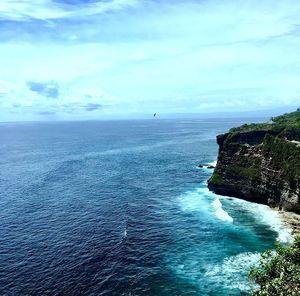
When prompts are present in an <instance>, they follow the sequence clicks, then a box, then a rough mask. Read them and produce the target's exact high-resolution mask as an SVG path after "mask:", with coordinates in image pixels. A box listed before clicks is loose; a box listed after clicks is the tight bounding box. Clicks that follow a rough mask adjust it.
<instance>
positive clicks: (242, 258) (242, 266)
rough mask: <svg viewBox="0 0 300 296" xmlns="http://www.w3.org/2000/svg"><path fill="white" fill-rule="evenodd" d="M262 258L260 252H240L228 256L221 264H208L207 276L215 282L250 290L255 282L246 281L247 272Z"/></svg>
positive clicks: (254, 286) (253, 287)
mask: <svg viewBox="0 0 300 296" xmlns="http://www.w3.org/2000/svg"><path fill="white" fill-rule="evenodd" d="M260 258H261V255H260V253H250V252H245V253H240V254H237V255H234V256H229V257H226V258H225V259H224V260H223V261H222V262H221V263H220V264H213V265H208V266H207V267H206V270H207V271H206V272H205V277H206V278H208V279H209V280H210V281H213V282H223V284H225V286H227V287H229V288H231V289H238V290H240V291H244V292H246V291H250V290H253V289H255V288H256V285H255V284H252V283H250V282H249V281H245V280H244V278H245V274H246V273H247V272H248V271H249V270H250V269H251V267H253V266H256V265H257V264H258V262H259V260H260Z"/></svg>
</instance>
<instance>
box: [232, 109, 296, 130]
mask: <svg viewBox="0 0 300 296" xmlns="http://www.w3.org/2000/svg"><path fill="white" fill-rule="evenodd" d="M291 128H299V129H300V108H298V109H297V110H296V111H294V112H291V113H286V114H283V115H280V116H277V117H272V118H271V121H270V122H269V123H251V124H244V125H242V126H240V127H235V128H232V129H230V130H229V133H236V132H251V131H258V130H266V131H271V132H273V133H278V134H279V133H281V132H283V131H284V130H286V129H291Z"/></svg>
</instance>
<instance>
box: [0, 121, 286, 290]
mask: <svg viewBox="0 0 300 296" xmlns="http://www.w3.org/2000/svg"><path fill="white" fill-rule="evenodd" d="M243 122H244V120H239V119H235V120H205V121H204V120H148V121H147V120H144V121H111V122H105V121H104V122H81V123H80V122H77V123H71V122H69V123H68V122H66V123H26V124H22V123H20V124H1V125H0V134H1V142H0V155H1V159H0V168H1V176H0V219H1V223H0V246H1V247H0V294H1V295H3V296H6V295H132V296H133V295H168V296H169V295H247V293H248V292H249V289H250V286H249V283H248V281H247V272H248V270H249V268H250V266H251V265H253V264H255V262H257V260H258V258H259V253H260V252H261V251H263V250H265V249H267V248H270V247H272V246H273V245H274V242H275V241H276V239H278V238H279V239H282V240H284V239H285V234H286V233H285V231H284V229H283V227H282V225H281V223H280V221H279V219H278V217H277V214H276V213H275V212H273V211H271V210H270V209H268V208H267V207H264V206H261V205H255V204H250V203H247V202H245V201H241V200H236V199H232V198H226V197H220V196H217V195H215V194H213V193H211V192H209V191H208V190H207V188H206V180H207V179H208V178H209V176H210V174H211V171H210V170H208V169H199V168H197V165H198V164H200V163H201V164H203V163H210V162H213V161H215V159H216V156H217V149H218V147H217V145H216V142H215V136H216V134H219V133H221V132H224V131H226V130H227V129H228V128H230V127H232V126H237V125H240V124H241V123H243Z"/></svg>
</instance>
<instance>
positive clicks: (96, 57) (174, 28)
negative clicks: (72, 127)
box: [0, 0, 300, 121]
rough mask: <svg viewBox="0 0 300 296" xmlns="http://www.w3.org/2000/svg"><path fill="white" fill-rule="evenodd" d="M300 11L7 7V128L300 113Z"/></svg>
mask: <svg viewBox="0 0 300 296" xmlns="http://www.w3.org/2000/svg"><path fill="white" fill-rule="evenodd" d="M299 16H300V1H299V0H285V1H273V0H268V1H267V0H259V1H255V0H248V1H247V0H227V1H218V0H198V1H196V0H194V1H192V0H191V1H189V0H185V1H183V0H182V1H179V0H161V1H158V0H102V1H99V0H1V2H0V26H1V30H0V42H1V43H0V67H1V72H0V121H7V120H43V119H45V120H51V119H54V120H55V119H101V118H118V117H131V116H137V115H138V114H141V116H147V114H153V113H154V112H158V113H161V114H163V113H198V112H199V113H209V112H220V111H222V112H226V111H229V112H232V111H247V110H262V109H270V108H280V107H282V108H284V107H287V106H297V105H300V104H299V103H300V81H299V80H300V50H299V49H300V17H299Z"/></svg>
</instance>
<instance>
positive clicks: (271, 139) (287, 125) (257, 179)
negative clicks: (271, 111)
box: [208, 109, 300, 214]
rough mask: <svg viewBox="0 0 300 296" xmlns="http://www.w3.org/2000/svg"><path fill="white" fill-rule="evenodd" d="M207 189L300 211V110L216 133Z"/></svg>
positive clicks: (287, 209) (296, 211)
mask: <svg viewBox="0 0 300 296" xmlns="http://www.w3.org/2000/svg"><path fill="white" fill-rule="evenodd" d="M217 143H218V145H219V155H218V161H217V165H216V167H215V170H214V173H213V175H212V176H211V178H210V179H209V180H208V188H209V189H210V190H212V191H214V192H215V193H217V194H221V195H226V196H233V197H238V198H242V199H245V200H249V201H254V202H258V203H262V204H267V205H269V206H272V207H278V208H279V209H283V210H286V211H293V212H295V213H299V214H300V109H297V111H295V112H292V113H287V114H284V115H281V116H278V117H274V118H272V119H271V121H270V122H269V123H262V124H245V125H243V126H241V127H238V128H233V129H231V130H229V132H228V133H226V134H222V135H219V136H217Z"/></svg>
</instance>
